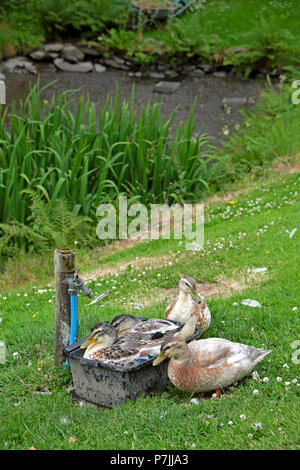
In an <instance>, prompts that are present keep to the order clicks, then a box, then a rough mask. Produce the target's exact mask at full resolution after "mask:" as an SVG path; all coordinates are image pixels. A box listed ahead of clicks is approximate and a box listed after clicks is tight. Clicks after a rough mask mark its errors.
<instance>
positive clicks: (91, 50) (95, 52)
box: [80, 46, 102, 57]
mask: <svg viewBox="0 0 300 470" xmlns="http://www.w3.org/2000/svg"><path fill="white" fill-rule="evenodd" d="M80 50H81V51H82V52H83V53H84V54H85V55H90V56H93V57H101V56H102V53H101V52H100V51H98V50H97V49H95V48H94V47H88V46H84V47H82V46H81V47H80Z"/></svg>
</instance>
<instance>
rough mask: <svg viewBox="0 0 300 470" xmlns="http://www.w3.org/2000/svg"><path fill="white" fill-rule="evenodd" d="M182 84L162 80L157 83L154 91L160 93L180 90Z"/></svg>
mask: <svg viewBox="0 0 300 470" xmlns="http://www.w3.org/2000/svg"><path fill="white" fill-rule="evenodd" d="M180 85H181V83H180V82H167V81H161V82H158V83H156V85H155V86H154V91H157V92H158V93H174V92H175V91H177V90H178V88H179V87H180Z"/></svg>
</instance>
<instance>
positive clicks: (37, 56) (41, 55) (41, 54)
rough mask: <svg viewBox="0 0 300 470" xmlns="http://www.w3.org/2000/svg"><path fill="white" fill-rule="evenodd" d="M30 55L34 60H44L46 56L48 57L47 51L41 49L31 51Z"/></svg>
mask: <svg viewBox="0 0 300 470" xmlns="http://www.w3.org/2000/svg"><path fill="white" fill-rule="evenodd" d="M29 57H30V58H31V59H32V60H37V61H39V60H44V59H45V57H46V52H45V51H42V50H39V51H33V52H31V54H29Z"/></svg>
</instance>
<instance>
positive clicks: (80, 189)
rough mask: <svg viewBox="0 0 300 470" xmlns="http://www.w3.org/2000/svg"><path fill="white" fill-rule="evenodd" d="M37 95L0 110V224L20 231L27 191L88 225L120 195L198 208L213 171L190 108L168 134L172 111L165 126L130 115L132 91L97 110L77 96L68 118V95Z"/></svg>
mask: <svg viewBox="0 0 300 470" xmlns="http://www.w3.org/2000/svg"><path fill="white" fill-rule="evenodd" d="M50 85H51V84H50ZM48 86H49V85H48ZM45 88H46V87H44V88H41V87H40V86H39V83H37V84H36V85H35V86H33V88H32V89H31V91H30V92H29V94H28V96H27V97H26V98H25V99H24V100H23V101H21V102H20V104H19V106H18V107H17V106H16V104H14V105H13V106H12V109H11V112H10V113H8V109H7V108H3V109H2V110H0V113H1V114H0V201H1V204H0V222H7V221H10V220H15V221H17V222H20V223H27V222H28V218H29V217H30V211H31V209H30V205H31V199H30V192H32V191H34V192H37V193H38V194H39V195H40V196H41V197H42V198H43V199H44V200H45V201H48V202H49V203H53V202H54V201H55V200H56V199H59V198H62V199H65V200H68V201H69V203H70V207H71V210H72V212H73V213H74V215H79V214H80V215H84V216H89V217H94V215H95V211H96V208H97V206H98V204H99V203H100V202H107V201H113V200H114V199H116V197H117V196H118V195H119V194H120V193H125V194H126V195H127V196H128V197H129V198H134V199H135V200H138V201H140V202H142V203H144V204H150V203H162V202H169V203H171V202H173V201H176V202H178V201H198V200H199V199H200V197H201V195H202V194H203V192H204V191H207V189H208V188H209V185H210V183H211V182H212V181H214V180H215V176H216V175H217V174H218V172H219V171H220V163H217V164H216V163H215V164H214V165H213V166H212V165H211V164H210V160H211V156H210V155H209V154H208V153H207V151H205V150H204V149H207V147H206V140H205V137H204V136H203V135H197V136H195V135H194V129H195V119H194V110H195V106H193V107H192V109H191V112H190V115H189V118H188V120H187V122H186V123H185V124H183V125H182V124H181V125H178V127H177V128H176V129H175V130H174V131H173V133H172V132H171V124H172V121H173V118H174V115H175V112H176V110H174V111H173V113H172V114H171V116H170V117H169V119H167V120H165V119H163V116H162V106H161V104H159V103H154V104H148V105H147V106H145V107H144V108H143V109H142V110H141V112H140V113H139V114H137V113H136V111H135V108H134V88H133V89H132V94H131V98H130V100H129V102H123V103H120V101H119V96H118V90H116V94H115V97H114V98H109V97H108V98H107V100H106V103H105V105H104V107H103V108H102V109H100V110H97V109H96V106H95V104H94V103H92V102H91V101H90V98H89V96H81V97H80V99H79V101H78V103H77V104H76V109H75V111H72V109H73V108H72V105H73V104H74V103H73V92H72V91H65V92H60V93H57V95H56V96H53V97H52V98H50V99H49V100H46V99H43V92H44V91H45Z"/></svg>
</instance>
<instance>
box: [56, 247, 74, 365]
mask: <svg viewBox="0 0 300 470" xmlns="http://www.w3.org/2000/svg"><path fill="white" fill-rule="evenodd" d="M54 271H55V289H56V301H55V317H56V340H55V360H54V362H55V365H56V366H60V365H61V364H63V363H64V362H65V360H66V358H65V356H64V352H63V351H64V349H65V348H66V347H67V346H68V344H69V339H70V327H71V304H70V295H69V294H68V286H67V285H65V284H63V280H64V279H66V278H67V277H73V275H74V273H75V252H74V251H72V250H69V248H62V249H57V250H55V251H54Z"/></svg>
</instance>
